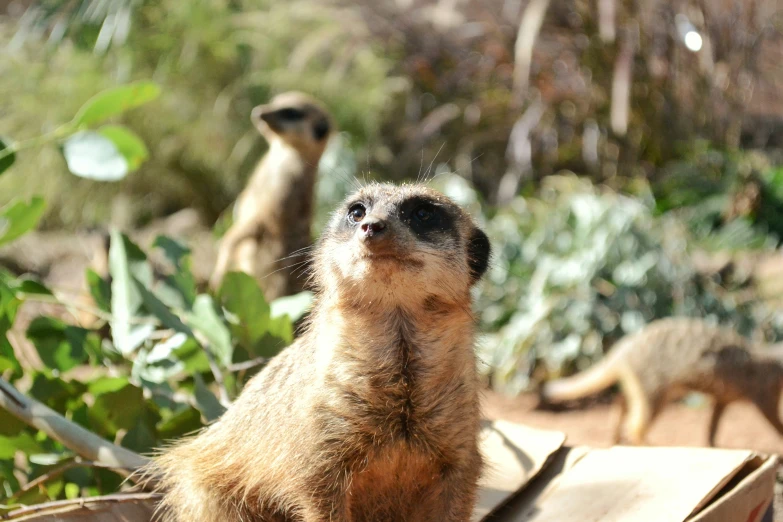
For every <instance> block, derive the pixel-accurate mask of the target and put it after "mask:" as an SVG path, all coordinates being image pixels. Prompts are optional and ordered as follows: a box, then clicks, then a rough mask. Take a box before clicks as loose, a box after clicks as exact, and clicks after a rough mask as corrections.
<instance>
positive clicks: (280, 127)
mask: <svg viewBox="0 0 783 522" xmlns="http://www.w3.org/2000/svg"><path fill="white" fill-rule="evenodd" d="M251 120H252V121H253V123H254V125H255V126H256V128H257V129H258V131H259V132H260V133H261V135H262V136H263V137H264V138H266V140H267V142H268V143H269V150H268V151H267V153H266V154H265V155H264V157H263V158H262V159H261V161H260V162H259V164H258V166H257V167H256V169H255V171H254V172H253V175H252V176H251V178H250V181H249V182H248V184H247V187H245V189H244V191H243V192H242V193H241V194H240V195H239V198H237V202H236V206H235V207H234V222H233V224H232V226H231V227H230V228H229V230H228V231H227V232H226V234H225V235H224V237H223V238H222V240H221V242H220V246H219V249H218V255H217V260H216V262H215V269H214V270H213V272H212V276H211V277H210V281H209V285H210V287H211V288H213V289H215V288H217V286H218V285H219V284H220V282H221V281H222V279H223V277H224V276H225V274H226V272H227V271H229V270H239V271H242V272H246V273H248V274H250V275H253V276H254V277H256V278H257V279H258V281H259V283H260V284H261V287H262V288H263V290H264V293H265V295H266V297H267V298H268V299H269V300H272V299H275V298H277V297H281V296H284V295H290V294H294V293H297V292H299V291H301V290H303V281H304V279H303V278H301V277H296V275H295V274H294V272H295V271H296V270H297V269H299V268H300V266H299V263H296V262H295V261H291V260H290V259H285V258H287V257H288V256H291V255H292V254H295V253H299V252H303V251H304V250H305V249H306V248H307V247H309V246H311V243H312V241H311V236H310V222H311V221H312V214H313V197H314V189H315V183H316V174H317V172H318V162H319V161H320V159H321V155H322V154H323V152H324V149H325V148H326V144H327V143H328V141H329V137H330V136H331V135H332V134H333V132H334V128H335V126H334V123H333V119H332V116H331V115H330V114H329V112H328V111H327V110H326V108H325V107H324V106H323V105H322V104H321V103H320V102H318V101H317V100H315V99H314V98H312V97H310V96H308V95H306V94H303V93H300V92H294V91H292V92H286V93H283V94H280V95H278V96H275V97H274V98H273V99H272V100H271V101H270V102H269V103H268V104H266V105H259V106H258V107H256V108H254V109H253V111H252V113H251Z"/></svg>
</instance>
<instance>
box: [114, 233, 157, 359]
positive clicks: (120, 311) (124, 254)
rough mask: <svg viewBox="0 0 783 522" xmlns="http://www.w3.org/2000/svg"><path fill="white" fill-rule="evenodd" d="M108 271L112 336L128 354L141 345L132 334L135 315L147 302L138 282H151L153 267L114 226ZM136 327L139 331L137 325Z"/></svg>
mask: <svg viewBox="0 0 783 522" xmlns="http://www.w3.org/2000/svg"><path fill="white" fill-rule="evenodd" d="M109 272H110V274H111V277H112V282H111V313H112V315H113V316H114V318H115V320H114V321H113V322H112V323H111V333H112V340H113V341H114V346H116V347H117V349H118V350H119V351H120V352H121V353H124V354H127V353H130V352H132V351H133V350H135V349H136V348H137V347H138V346H139V343H138V337H135V338H134V337H132V336H131V333H132V331H134V330H133V329H132V322H133V319H135V318H136V317H137V313H138V312H139V309H140V308H141V305H142V304H143V302H144V298H143V296H142V294H141V291H140V290H139V287H140V285H139V284H137V282H138V283H141V286H146V287H149V286H151V285H152V268H151V267H150V265H149V263H147V256H146V255H144V252H142V251H141V249H140V248H139V247H138V246H136V245H135V244H134V243H133V242H132V241H131V240H130V239H128V237H127V236H125V235H124V234H121V233H120V232H118V231H116V230H113V231H112V232H111V246H110V247H109ZM142 326H147V328H146V329H145V330H144V331H147V332H149V333H151V332H152V329H151V328H150V326H151V325H142ZM135 331H136V332H138V329H136V330H135ZM149 333H147V336H149ZM143 340H144V339H142V342H143Z"/></svg>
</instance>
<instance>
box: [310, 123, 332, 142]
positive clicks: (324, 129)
mask: <svg viewBox="0 0 783 522" xmlns="http://www.w3.org/2000/svg"><path fill="white" fill-rule="evenodd" d="M329 129H330V125H329V121H328V120H327V119H326V118H320V119H319V120H318V121H316V122H315V125H313V137H315V139H316V140H317V141H321V140H322V139H324V138H325V137H326V135H327V134H329Z"/></svg>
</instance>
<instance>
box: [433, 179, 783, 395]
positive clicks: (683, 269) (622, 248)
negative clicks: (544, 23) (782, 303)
mask: <svg viewBox="0 0 783 522" xmlns="http://www.w3.org/2000/svg"><path fill="white" fill-rule="evenodd" d="M439 183H440V185H441V187H442V188H443V189H444V190H445V191H446V193H447V194H449V195H451V196H452V197H455V199H457V200H459V201H461V202H462V203H463V204H466V205H468V206H469V207H470V206H473V207H474V212H480V208H476V201H477V199H478V198H477V195H476V194H475V193H474V192H472V189H471V187H470V186H469V185H468V184H466V183H465V182H464V181H463V180H461V179H460V178H457V177H454V176H452V177H450V178H449V177H447V176H443V177H441V178H440V181H439ZM647 192H648V194H649V191H647ZM654 202H655V200H654V199H653V198H652V197H651V196H650V195H648V197H646V198H644V197H640V198H637V199H633V198H629V197H627V196H622V195H619V194H617V193H615V192H613V191H612V190H610V189H607V188H605V187H604V188H599V187H595V186H594V185H592V184H591V183H590V182H589V181H587V180H584V179H579V178H577V177H576V176H573V175H561V176H550V177H548V178H546V179H545V180H544V181H543V183H542V187H541V190H540V192H539V193H538V194H537V195H536V196H534V197H528V198H522V197H519V198H516V199H515V200H513V201H512V202H511V203H510V204H509V205H507V206H505V207H503V208H501V209H498V210H497V212H495V213H494V214H493V215H492V216H490V217H485V218H484V221H485V227H486V230H487V232H488V234H489V236H490V239H491V241H492V244H493V248H494V256H493V261H492V265H491V268H490V270H489V271H488V274H487V276H486V278H485V280H484V282H483V284H482V285H481V287H480V292H478V295H479V299H478V305H477V308H478V310H480V319H481V323H482V326H483V329H484V331H485V332H486V335H485V336H484V338H483V339H482V340H481V342H480V343H479V353H480V358H481V360H482V362H483V369H484V372H485V374H486V375H487V376H488V377H489V380H490V382H491V384H492V385H493V386H494V387H495V388H496V389H498V390H502V391H505V392H508V393H519V392H521V391H523V390H525V389H527V388H528V387H529V386H530V385H531V384H532V381H534V380H537V379H541V378H547V377H551V376H557V375H561V374H567V373H572V372H574V371H577V370H579V369H584V368H586V367H587V366H589V365H590V364H592V363H594V362H595V361H597V360H598V359H600V358H601V357H602V356H603V354H604V351H605V349H607V348H608V347H610V346H611V345H612V344H613V343H614V342H615V341H616V340H618V339H619V338H620V337H621V336H623V335H625V334H627V333H630V332H633V331H636V330H638V329H639V328H641V327H642V326H643V325H644V324H646V323H648V322H650V321H652V320H654V319H656V318H660V317H667V316H672V315H684V316H695V317H704V318H707V319H708V320H711V321H715V322H718V323H721V324H724V325H729V326H733V327H735V328H736V329H737V330H738V331H739V332H741V333H742V334H744V335H747V336H750V337H753V338H755V339H756V340H760V341H765V340H766V341H770V342H771V341H777V340H779V339H783V310H781V309H779V308H773V307H771V306H770V304H769V303H765V302H763V301H760V300H758V299H747V293H748V291H749V290H750V291H751V292H752V285H751V283H750V282H749V281H748V280H747V278H731V277H725V278H724V276H721V275H720V274H702V273H700V272H699V271H698V270H697V269H696V267H695V266H694V264H693V261H692V255H693V254H694V252H696V251H698V250H704V249H705V245H706V246H708V247H712V246H714V242H715V241H721V242H722V243H721V245H722V247H723V248H727V247H730V246H732V244H733V243H732V239H736V240H738V241H740V246H741V247H747V246H748V242H747V240H746V238H747V237H748V235H750V237H756V238H760V241H762V242H764V241H766V244H767V246H768V247H769V246H774V245H775V244H776V242H777V241H776V240H774V239H772V240H767V239H766V236H764V235H763V234H759V233H758V232H754V230H753V229H752V226H751V225H746V226H747V227H748V230H747V231H746V234H745V235H744V236H743V235H742V234H739V235H738V236H737V237H732V236H731V235H730V231H729V230H728V229H722V230H721V232H720V234H719V235H718V236H717V238H716V237H715V236H711V235H710V236H707V239H708V240H700V239H699V237H697V236H696V235H694V233H693V232H692V230H691V229H692V228H693V227H694V225H693V222H692V220H683V219H681V217H680V216H679V215H678V212H666V213H663V214H660V213H656V212H655V208H654Z"/></svg>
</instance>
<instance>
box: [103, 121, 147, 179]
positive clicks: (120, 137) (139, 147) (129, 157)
mask: <svg viewBox="0 0 783 522" xmlns="http://www.w3.org/2000/svg"><path fill="white" fill-rule="evenodd" d="M98 133H99V134H101V135H103V136H104V137H106V138H109V139H110V140H111V141H112V143H114V146H115V147H117V150H118V151H119V152H120V154H121V155H122V157H123V158H125V161H126V162H127V164H128V171H129V172H133V171H135V170H137V169H138V168H139V167H140V166H141V164H142V163H144V162H145V161H146V160H147V159H148V158H149V157H150V152H149V150H147V146H146V145H145V144H144V142H143V141H142V139H141V138H139V137H138V136H137V135H136V134H135V133H133V132H132V131H131V130H130V129H128V128H127V127H123V126H122V125H105V126H103V127H101V128H100V129H98Z"/></svg>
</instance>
